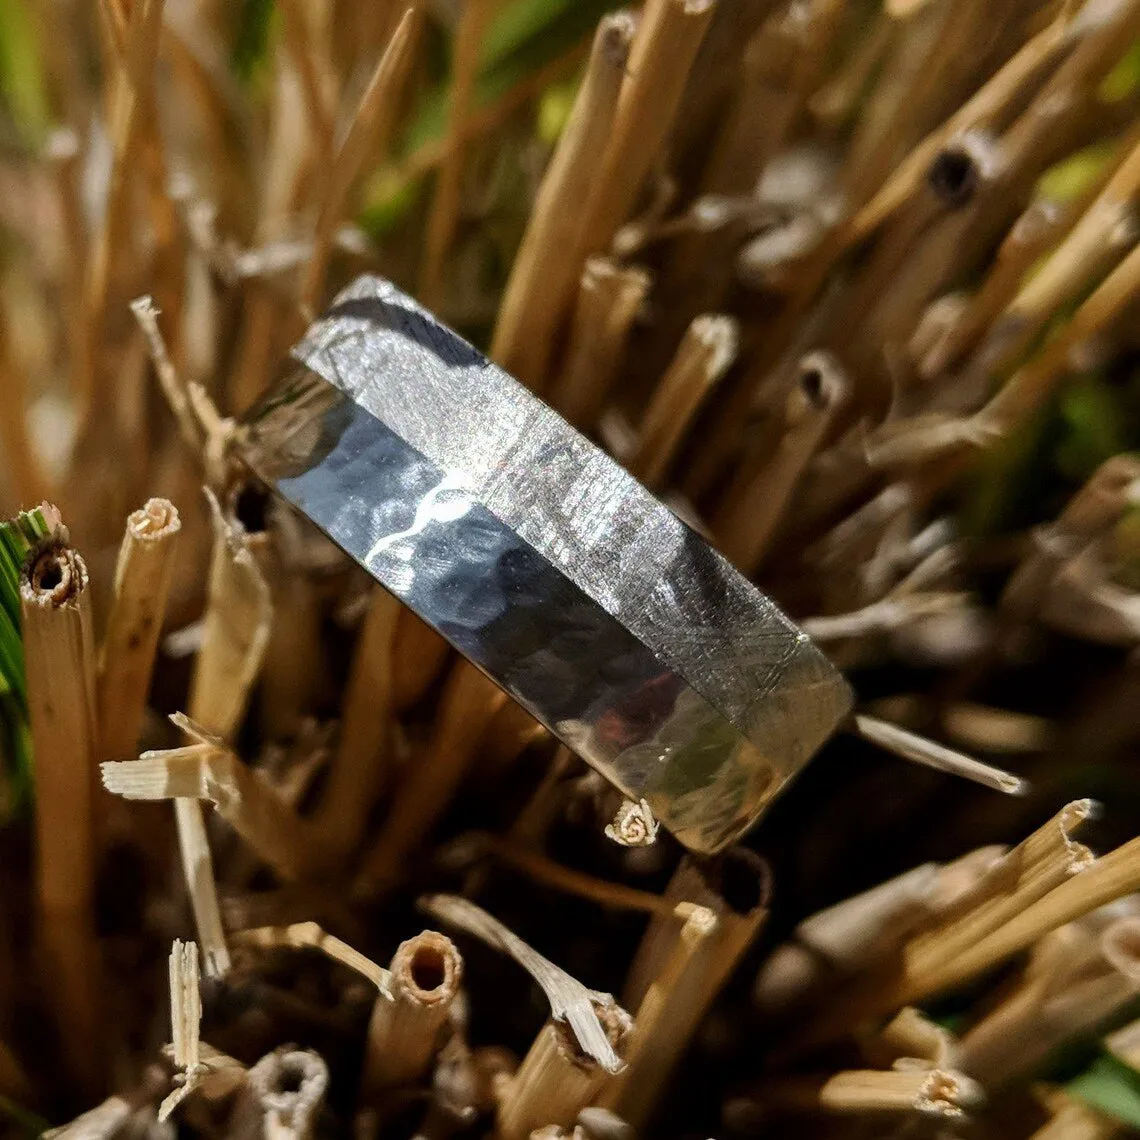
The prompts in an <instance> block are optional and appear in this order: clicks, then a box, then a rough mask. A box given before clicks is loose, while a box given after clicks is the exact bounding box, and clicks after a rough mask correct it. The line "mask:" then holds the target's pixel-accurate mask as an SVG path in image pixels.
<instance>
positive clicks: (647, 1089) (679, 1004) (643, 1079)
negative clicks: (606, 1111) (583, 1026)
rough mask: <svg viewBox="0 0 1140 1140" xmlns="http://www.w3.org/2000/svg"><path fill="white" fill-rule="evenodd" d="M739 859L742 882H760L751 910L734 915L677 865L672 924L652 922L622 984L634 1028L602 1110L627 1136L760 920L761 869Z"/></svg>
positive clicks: (690, 870)
mask: <svg viewBox="0 0 1140 1140" xmlns="http://www.w3.org/2000/svg"><path fill="white" fill-rule="evenodd" d="M741 858H742V859H744V860H746V861H745V862H744V863H743V864H742V872H743V873H744V874H747V873H749V872H751V873H756V874H758V875H759V876H760V877H759V881H758V884H757V897H756V900H755V903H754V905H752V906H750V907H749V908H748V909H746V910H743V911H737V910H734V909H733V908H732V907H731V906H729V904H728V903H727V902H726V901H725V900H724V898H723V897H721V895H720V894H719V893H718V892H717V891H716V890H715V889H714V888H713V886H712V885H711V884H710V883H709V882H708V881H706V880H705V878H704V877H703V875H702V874H701V873H700V871H699V870H697V868H696V867H695V866H694V865H692V864H691V863H690V862H689V861H688V860H685V861H683V862H682V864H681V866H680V868H679V869H678V871H677V872H676V874H675V875H674V877H673V880H672V882H671V883H670V886H669V890H668V891H667V896H668V897H670V898H671V899H674V900H677V906H676V909H675V911H674V917H673V918H671V919H662V918H655V919H654V920H653V921H652V922H651V923H650V926H649V929H648V930H647V931H646V933H645V937H644V938H643V939H642V944H641V947H640V948H639V950H638V954H637V958H636V959H635V961H634V965H633V968H632V969H631V971H630V976H629V979H628V980H627V1000H628V1001H633V1000H635V999H636V1000H637V1002H638V1004H637V1024H638V1026H639V1028H638V1030H637V1031H636V1032H635V1034H634V1039H633V1042H632V1046H631V1048H632V1052H631V1055H630V1058H629V1061H630V1066H629V1071H628V1072H627V1073H626V1074H624V1075H623V1077H622V1079H621V1080H620V1081H618V1082H615V1083H614V1084H613V1085H612V1086H611V1087H610V1089H609V1091H608V1092H607V1095H606V1098H605V1100H604V1101H603V1102H602V1103H603V1104H604V1105H605V1106H606V1107H609V1108H612V1109H614V1111H616V1112H617V1113H618V1115H619V1116H621V1117H622V1118H623V1119H624V1120H626V1121H628V1122H629V1123H630V1124H631V1125H632V1126H633V1127H634V1128H640V1127H642V1126H643V1125H644V1124H645V1123H646V1122H647V1121H648V1119H649V1115H650V1113H651V1112H652V1110H653V1108H654V1106H655V1105H656V1104H657V1102H658V1099H659V1097H660V1096H661V1094H662V1092H663V1090H664V1088H665V1086H666V1084H667V1082H668V1081H669V1080H670V1078H671V1076H672V1075H673V1072H674V1071H675V1069H676V1066H677V1064H678V1063H679V1061H680V1060H681V1057H682V1056H683V1055H684V1052H685V1049H686V1048H687V1046H688V1044H689V1043H690V1041H691V1040H692V1038H693V1034H694V1033H695V1032H696V1031H697V1027H698V1026H699V1025H700V1023H701V1021H702V1019H703V1018H704V1016H705V1014H706V1013H707V1012H708V1010H709V1007H710V1006H711V1005H712V1003H713V1001H714V1000H715V998H716V996H717V994H719V993H720V991H721V989H722V988H723V986H724V985H725V983H726V982H727V981H728V979H729V977H730V976H731V975H732V972H733V971H734V970H735V969H736V966H737V965H738V963H739V962H740V959H741V958H742V957H743V955H744V954H745V952H746V951H747V950H748V948H749V947H750V946H751V945H752V943H753V942H754V941H755V939H756V936H757V934H758V933H759V931H760V928H761V927H762V926H763V924H764V921H765V919H766V918H767V916H768V910H767V898H766V892H767V878H766V875H767V871H766V868H765V867H763V866H759V865H758V866H756V867H753V866H752V865H751V860H749V859H747V857H745V856H742V857H741ZM642 1025H645V1026H646V1028H645V1029H644V1030H642V1029H641V1028H640V1027H641V1026H642ZM653 1026H656V1028H655V1029H654V1028H652V1027H653Z"/></svg>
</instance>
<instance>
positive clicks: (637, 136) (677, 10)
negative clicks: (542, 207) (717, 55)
mask: <svg viewBox="0 0 1140 1140" xmlns="http://www.w3.org/2000/svg"><path fill="white" fill-rule="evenodd" d="M715 8H716V0H655V2H654V3H651V4H648V5H646V7H645V10H644V11H643V13H642V18H641V23H640V25H639V26H638V29H637V34H636V35H635V36H634V40H633V47H632V50H631V52H630V57H629V67H628V73H627V78H626V80H625V82H624V83H623V84H622V89H621V94H620V97H619V99H618V107H617V114H616V116H615V119H614V124H613V130H612V133H611V135H610V141H609V145H608V146H607V147H606V151H605V154H604V156H603V158H602V162H601V166H600V168H599V169H598V170H597V172H596V174H595V177H594V179H593V193H592V194H591V196H590V199H589V203H588V205H587V206H586V215H587V221H586V224H585V226H584V228H583V248H582V255H586V254H591V253H601V252H604V251H605V250H606V249H607V248H608V247H609V244H610V241H611V240H612V239H613V236H614V234H616V233H617V230H618V227H619V226H620V225H621V224H622V222H624V221H625V220H626V218H627V217H628V216H629V214H630V211H631V210H632V209H633V207H634V205H635V203H636V200H637V195H638V193H639V192H640V190H641V188H642V185H643V184H644V182H645V179H646V178H647V177H648V175H649V174H650V172H651V171H652V169H653V164H654V163H655V162H656V161H657V160H658V157H659V155H660V152H661V148H662V145H663V144H664V142H665V139H666V138H667V136H668V134H669V130H670V128H671V127H672V125H673V122H674V120H675V118H676V115H677V108H678V106H679V105H680V101H681V96H682V94H683V92H684V89H685V82H686V80H687V79H688V75H689V70H690V68H691V67H692V65H693V60H694V59H695V58H696V55H697V49H698V48H699V47H700V46H701V40H702V39H703V38H704V34H705V31H706V30H707V28H708V26H709V22H710V21H711V20H712V16H713V12H714V10H715ZM575 260H579V259H575ZM579 263H580V261H579Z"/></svg>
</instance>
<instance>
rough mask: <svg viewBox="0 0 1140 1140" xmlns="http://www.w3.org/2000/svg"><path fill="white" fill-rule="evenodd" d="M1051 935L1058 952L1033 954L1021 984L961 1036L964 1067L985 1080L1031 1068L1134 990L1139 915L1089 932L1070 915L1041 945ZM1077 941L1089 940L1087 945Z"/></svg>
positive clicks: (1015, 1076) (1139, 975)
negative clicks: (1037, 961) (1038, 965)
mask: <svg viewBox="0 0 1140 1140" xmlns="http://www.w3.org/2000/svg"><path fill="white" fill-rule="evenodd" d="M1067 935H1068V936H1069V937H1066V936H1067ZM1050 940H1056V941H1057V942H1058V943H1059V947H1058V951H1057V955H1056V958H1053V956H1052V955H1048V954H1042V955H1041V957H1042V958H1045V959H1046V960H1047V962H1046V966H1045V968H1044V969H1042V970H1036V969H1035V968H1034V962H1033V960H1032V959H1031V963H1030V967H1029V969H1028V971H1027V976H1026V979H1025V981H1024V984H1023V985H1022V986H1021V987H1019V989H1018V990H1016V991H1015V992H1014V993H1013V994H1012V995H1010V996H1009V997H1008V998H1007V999H1006V1000H1005V1001H1003V1002H1001V1004H1000V1005H998V1006H997V1007H996V1008H995V1009H993V1010H991V1011H990V1012H989V1013H988V1014H987V1015H986V1016H985V1017H984V1018H983V1019H982V1020H981V1021H980V1022H979V1023H978V1024H976V1025H974V1026H973V1027H972V1028H971V1029H970V1031H969V1032H968V1033H967V1034H966V1035H965V1037H963V1039H962V1050H961V1059H962V1060H961V1063H962V1067H963V1068H964V1069H965V1070H966V1071H967V1072H970V1073H973V1074H974V1075H976V1076H978V1077H979V1078H980V1079H984V1080H985V1082H986V1086H987V1087H988V1088H995V1089H996V1088H999V1087H1002V1086H1006V1085H1009V1084H1010V1083H1011V1082H1012V1081H1016V1080H1019V1079H1021V1078H1024V1077H1027V1076H1029V1075H1031V1074H1032V1073H1034V1072H1035V1071H1037V1070H1038V1069H1039V1068H1040V1067H1041V1065H1042V1064H1043V1063H1044V1062H1045V1061H1046V1060H1048V1058H1049V1056H1050V1054H1051V1053H1052V1052H1053V1051H1054V1050H1055V1049H1057V1048H1058V1047H1059V1046H1061V1045H1062V1044H1064V1043H1065V1042H1066V1041H1075V1040H1079V1039H1081V1038H1084V1037H1086V1036H1089V1035H1091V1034H1092V1033H1093V1032H1094V1031H1095V1030H1097V1029H1098V1028H1100V1027H1101V1026H1103V1025H1105V1024H1107V1023H1109V1022H1110V1021H1111V1019H1112V1018H1114V1017H1115V1016H1117V1015H1118V1014H1119V1013H1120V1012H1122V1011H1123V1010H1125V1009H1126V1008H1127V1007H1128V1006H1129V1005H1131V1003H1132V1002H1133V1001H1134V1000H1135V998H1136V996H1137V994H1138V993H1140V919H1136V918H1122V919H1119V920H1118V921H1116V922H1113V923H1111V924H1110V925H1109V926H1108V927H1107V928H1105V930H1104V931H1102V932H1100V933H1099V934H1095V935H1089V934H1087V933H1086V932H1084V931H1082V930H1080V924H1079V923H1073V924H1070V925H1069V926H1067V927H1062V928H1061V929H1060V930H1058V931H1055V932H1054V934H1052V935H1050V936H1049V937H1048V938H1046V939H1044V940H1043V941H1042V943H1041V944H1040V946H1041V947H1045V946H1046V944H1047V943H1048V942H1049V941H1050ZM1082 941H1088V942H1090V943H1091V945H1090V946H1089V948H1088V950H1087V951H1086V950H1084V949H1083V947H1082V946H1081V945H1080V943H1081V942H1082Z"/></svg>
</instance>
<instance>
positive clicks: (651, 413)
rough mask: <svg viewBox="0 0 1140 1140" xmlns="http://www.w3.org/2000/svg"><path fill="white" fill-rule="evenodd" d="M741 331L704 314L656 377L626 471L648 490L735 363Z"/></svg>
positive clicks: (658, 481) (665, 470) (661, 477)
mask: <svg viewBox="0 0 1140 1140" xmlns="http://www.w3.org/2000/svg"><path fill="white" fill-rule="evenodd" d="M739 339H740V329H739V326H738V324H737V322H736V321H735V320H734V319H733V318H732V317H726V316H723V315H706V316H702V317H697V318H696V319H695V320H694V321H693V322H692V324H690V325H689V328H688V330H687V331H686V333H685V336H684V338H683V339H682V340H681V344H680V346H679V347H678V349H677V354H676V356H674V358H673V362H672V364H670V365H669V368H668V370H667V371H666V373H665V375H664V376H663V377H662V378H661V381H660V383H659V384H658V385H657V388H656V390H655V391H654V393H653V398H652V400H650V403H649V407H648V409H647V410H646V412H645V418H644V420H643V421H642V423H641V427H640V429H639V431H638V440H637V448H636V450H635V451H634V453H633V454H632V455H631V456H630V457H629V459H628V461H627V463H626V467H627V468H628V469H629V471H630V473H631V474H633V475H636V476H637V477H638V478H639V479H640V480H641V481H642V482H643V483H645V485H646V486H648V487H658V486H660V485H661V483H662V481H663V480H664V478H665V476H666V474H667V473H668V470H669V464H670V463H671V462H672V460H673V457H674V455H675V454H676V451H677V448H678V446H679V445H680V443H681V441H682V440H683V439H684V436H685V432H686V431H687V430H688V428H689V426H690V425H691V423H692V421H693V418H694V416H696V414H697V411H698V410H699V409H700V406H701V403H702V402H703V401H704V399H705V398H706V397H707V396H708V394H709V393H710V392H711V391H712V389H713V388H714V386H715V385H716V384H717V383H718V382H719V381H720V379H721V377H722V376H724V374H725V373H726V372H727V371H728V369H729V368H731V367H732V364H733V361H734V360H735V359H736V352H737V347H738V343H739Z"/></svg>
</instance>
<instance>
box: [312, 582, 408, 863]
mask: <svg viewBox="0 0 1140 1140" xmlns="http://www.w3.org/2000/svg"><path fill="white" fill-rule="evenodd" d="M403 608H404V607H403V606H402V605H401V604H400V602H399V601H398V600H397V599H396V598H395V597H393V596H392V595H391V594H389V593H388V592H387V591H386V590H375V591H373V594H372V599H371V604H370V605H369V607H368V612H367V614H366V615H365V617H364V622H363V624H362V625H361V629H360V635H359V637H358V638H357V643H356V650H355V652H354V654H353V658H352V667H351V670H350V672H349V676H348V683H347V685H346V686H345V693H344V702H343V705H342V708H341V722H340V740H339V742H338V744H337V750H336V756H335V757H334V758H333V763H332V768H331V770H330V771H329V775H328V781H327V783H326V785H325V790H324V792H323V794H322V796H321V802H320V807H319V809H318V814H317V816H316V821H315V822H316V826H317V828H318V830H319V831H320V834H321V843H322V844H323V845H325V846H326V847H329V848H331V850H332V851H334V852H336V853H337V854H338V855H342V854H345V853H347V852H349V851H351V850H353V849H354V848H355V847H357V846H358V845H359V843H360V840H361V838H362V837H363V835H364V828H365V824H366V822H367V819H368V813H369V812H370V811H371V810H372V808H373V807H374V806H375V804H376V801H377V799H378V798H379V796H380V795H381V793H382V792H383V790H384V785H385V783H386V782H387V780H388V779H390V778H391V775H392V768H393V763H392V759H393V758H392V747H393V741H392V729H393V716H394V707H393V706H394V694H393V687H394V681H395V679H394V673H395V672H396V668H395V666H396V657H395V644H396V631H397V628H398V622H399V617H400V613H401V611H402V610H403Z"/></svg>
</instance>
